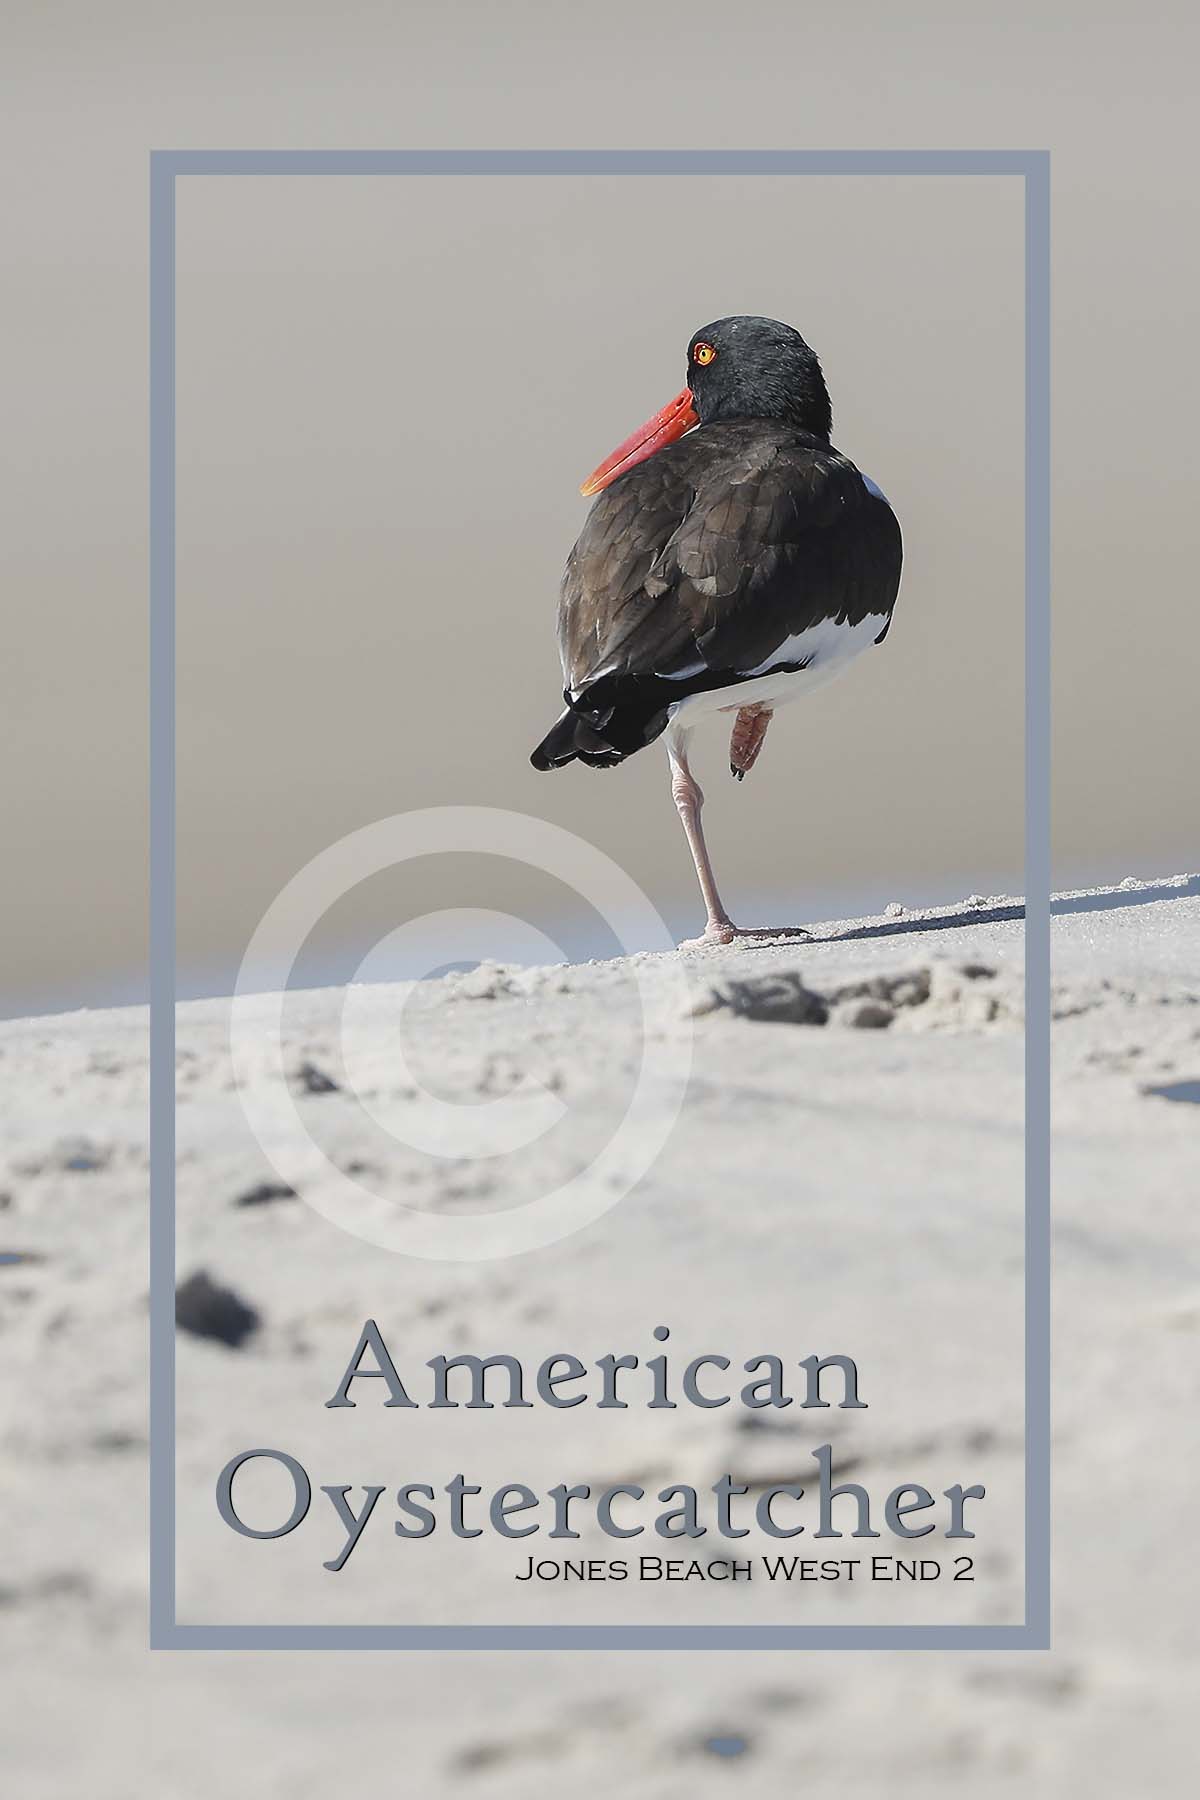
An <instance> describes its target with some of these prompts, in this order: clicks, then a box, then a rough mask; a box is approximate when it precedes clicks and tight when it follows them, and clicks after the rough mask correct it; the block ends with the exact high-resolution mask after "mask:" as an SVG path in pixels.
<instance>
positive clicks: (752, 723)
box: [729, 706, 772, 781]
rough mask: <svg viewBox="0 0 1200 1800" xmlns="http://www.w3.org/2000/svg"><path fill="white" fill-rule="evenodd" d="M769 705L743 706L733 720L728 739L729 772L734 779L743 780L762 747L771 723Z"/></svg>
mask: <svg viewBox="0 0 1200 1800" xmlns="http://www.w3.org/2000/svg"><path fill="white" fill-rule="evenodd" d="M771 718H772V712H771V708H770V707H769V706H743V707H742V708H741V710H740V711H739V713H738V716H737V718H736V719H735V720H734V721H733V732H732V734H731V736H730V739H729V773H730V774H731V775H732V776H733V778H734V780H735V781H744V780H745V778H746V776H747V775H748V774H749V773H750V771H751V769H752V768H753V767H754V765H755V763H756V762H757V761H758V753H759V751H760V750H761V749H762V747H763V739H764V738H765V737H766V735H767V726H768V725H769V724H770V723H771Z"/></svg>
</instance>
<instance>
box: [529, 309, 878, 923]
mask: <svg viewBox="0 0 1200 1800" xmlns="http://www.w3.org/2000/svg"><path fill="white" fill-rule="evenodd" d="M831 422H832V416H831V412H830V406H829V393H828V390H827V389H826V386H825V379H824V376H823V375H822V373H821V365H820V363H819V362H818V361H817V358H816V355H815V354H814V352H813V351H812V350H811V349H810V348H809V346H808V345H807V344H806V343H805V341H804V339H803V338H802V337H801V336H800V334H799V332H798V331H793V330H792V328H791V326H790V325H782V324H780V323H779V321H778V320H776V319H759V318H746V317H738V318H729V319H719V320H717V322H716V323H715V324H713V325H706V326H705V327H704V329H703V330H702V331H698V332H697V333H696V335H695V337H694V338H693V339H692V341H691V343H690V344H689V345H688V372H687V386H686V387H685V388H684V389H683V391H682V393H680V394H677V395H676V396H675V398H674V399H673V400H672V401H670V402H669V403H668V405H666V406H664V407H663V409H662V411H661V412H658V413H655V415H654V417H653V418H652V419H648V420H647V421H646V423H645V424H644V425H643V426H642V427H641V428H640V429H639V430H638V431H635V432H634V433H633V435H632V436H631V437H629V438H627V439H626V440H625V442H624V443H623V444H622V445H621V446H620V448H619V449H617V450H614V451H613V453H612V455H611V456H610V457H608V458H607V460H606V461H604V462H602V463H601V464H600V467H599V468H598V469H597V470H596V471H595V473H594V474H593V475H591V476H589V478H588V479H587V481H585V482H584V484H583V487H582V489H581V492H582V493H583V494H585V495H590V494H598V495H599V498H598V499H597V501H596V504H595V505H594V506H593V507H592V510H591V512H590V513H589V514H588V517H587V522H586V524H585V525H584V528H583V531H582V532H581V533H580V536H579V541H578V543H577V544H576V545H575V548H574V549H573V550H572V552H571V554H570V556H569V558H568V559H567V567H566V572H565V574H564V576H563V584H562V593H561V596H560V599H559V608H558V644H559V652H560V655H561V657H562V666H563V676H564V679H565V682H566V687H565V689H564V693H563V698H564V699H565V700H566V702H567V710H566V711H565V712H564V713H563V715H562V717H561V718H560V719H559V720H558V722H557V724H556V725H554V726H553V727H552V728H551V730H550V731H549V732H548V733H547V734H546V736H545V737H544V738H543V740H542V742H541V743H540V744H539V745H538V747H537V749H536V750H535V751H534V752H533V756H532V758H531V759H530V760H531V761H532V763H533V766H534V768H535V769H557V768H560V767H561V766H562V764H563V763H568V762H571V761H573V760H574V759H575V758H578V759H579V761H580V762H583V763H586V764H588V766H589V767H591V768H599V769H603V768H611V767H613V766H615V765H616V764H617V763H620V762H624V760H625V758H626V757H628V756H632V755H633V754H634V753H635V751H638V750H641V749H643V748H644V746H645V745H646V744H649V743H652V742H653V740H654V739H655V738H656V737H659V736H661V735H664V734H665V737H666V746H667V755H668V757H669V758H670V762H671V793H672V796H673V798H674V800H675V804H676V806H677V807H678V809H679V816H680V818H681V820H682V821H683V829H684V831H685V832H686V833H687V840H688V845H689V847H690V849H691V852H692V860H693V862H694V863H695V865H696V875H697V877H698V878H699V882H700V891H701V893H702V894H703V896H704V905H705V909H706V912H707V915H708V917H707V923H706V926H705V931H704V935H703V937H702V938H699V939H696V940H694V941H695V942H696V943H700V944H708V943H722V944H727V943H730V942H731V941H732V940H733V939H734V938H735V937H738V936H754V935H763V933H761V932H757V933H742V932H739V931H738V929H737V927H736V926H735V925H734V924H733V922H732V921H731V919H730V917H729V914H728V913H727V912H726V911H725V908H724V906H723V905H722V903H721V897H720V895H719V893H718V892H717V884H716V880H715V878H714V876H713V870H712V864H711V862H710V861H709V857H708V851H707V850H706V848H705V844H704V833H703V831H702V829H701V825H700V809H701V806H702V804H703V800H704V796H703V794H702V793H701V791H700V788H699V786H698V784H697V782H696V779H695V777H694V776H693V775H692V773H691V771H690V769H689V768H688V754H687V753H688V743H689V740H690V738H691V734H692V728H693V727H694V725H695V724H696V722H697V720H698V719H700V718H702V717H703V716H704V715H705V714H706V713H711V712H731V713H734V714H735V715H736V717H735V719H734V722H733V735H732V738H731V740H730V745H729V763H730V768H731V770H732V772H733V774H734V775H735V777H736V778H737V779H738V780H739V781H740V780H741V779H742V778H743V777H744V776H745V775H746V774H747V773H748V772H749V770H750V769H752V768H753V766H754V763H755V760H756V758H757V756H758V753H759V751H760V750H761V748H762V744H763V739H764V737H765V736H766V732H767V726H768V725H769V724H770V722H771V717H772V714H773V713H774V710H775V708H776V707H777V706H780V705H782V704H783V703H784V702H785V701H788V700H795V699H799V698H800V696H801V695H802V694H806V693H808V692H809V691H810V690H811V689H812V688H814V687H817V686H818V685H819V684H820V683H821V682H824V681H828V680H829V679H830V677H831V676H833V675H836V674H839V673H840V672H841V670H842V669H844V668H845V667H846V666H847V665H848V664H849V663H850V662H851V661H852V660H853V659H854V657H856V656H857V655H858V654H859V652H860V651H862V650H865V649H867V647H868V646H869V645H871V644H880V643H882V642H883V640H884V638H885V637H886V636H887V631H888V626H889V625H890V623H891V617H892V608H893V606H894V605H895V601H896V594H897V592H898V590H899V586H900V563H901V544H900V527H899V525H898V524H897V522H896V517H895V514H894V513H893V512H892V509H891V507H890V506H889V504H888V502H887V500H886V499H885V497H884V495H883V494H882V493H881V492H880V490H879V489H878V488H877V487H876V486H875V484H874V482H872V481H869V480H868V479H867V477H866V476H865V475H861V474H860V473H859V471H858V470H857V469H856V468H855V466H854V464H853V463H852V462H850V461H849V460H848V458H846V457H844V456H842V455H841V454H840V453H839V452H838V451H837V450H835V449H834V448H833V446H832V444H831V443H830V441H829V433H830V426H831ZM693 427H695V428H696V429H693ZM685 433H686V434H687V435H686V436H685ZM767 935H771V934H767Z"/></svg>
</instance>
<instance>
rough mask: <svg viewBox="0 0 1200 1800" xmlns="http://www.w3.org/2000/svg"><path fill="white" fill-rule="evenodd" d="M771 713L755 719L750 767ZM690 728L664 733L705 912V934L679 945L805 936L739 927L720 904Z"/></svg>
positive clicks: (675, 795)
mask: <svg viewBox="0 0 1200 1800" xmlns="http://www.w3.org/2000/svg"><path fill="white" fill-rule="evenodd" d="M770 720H771V715H770V713H769V712H767V713H764V714H763V715H762V718H761V723H758V722H756V723H755V725H754V726H753V727H752V729H751V730H750V733H749V735H750V736H751V737H752V738H753V739H754V740H755V741H754V748H753V754H751V755H750V756H749V757H748V759H747V762H746V766H747V767H749V766H750V765H751V764H752V763H753V761H754V758H755V756H757V754H758V751H759V749H760V748H761V747H762V740H763V738H764V737H765V736H766V731H767V726H768V724H769V723H770ZM691 735H692V734H691V732H690V731H680V730H678V729H677V728H676V727H674V726H669V727H668V729H667V731H666V733H665V742H666V746H667V755H668V756H669V757H670V759H671V798H672V799H673V800H674V802H675V805H676V806H677V807H678V809H679V817H680V819H681V820H682V821H683V829H684V831H685V833H686V835H687V841H688V849H689V850H690V851H691V853H692V862H693V863H694V864H695V868H696V879H697V881H698V882H699V883H700V892H701V894H702V895H703V897H704V911H705V914H706V918H705V924H704V935H703V936H702V937H698V938H688V939H686V940H685V942H684V943H682V944H681V945H680V946H679V948H680V949H681V950H690V949H696V948H700V947H702V946H708V945H711V944H732V943H733V942H734V941H735V939H737V938H781V937H789V938H792V937H795V938H806V937H807V936H808V933H807V932H806V931H803V930H801V929H800V928H799V927H793V926H782V927H775V928H772V927H770V926H763V927H759V928H754V929H752V930H748V931H745V930H739V929H738V927H737V926H736V925H735V924H734V923H733V921H732V919H731V918H730V917H729V914H728V913H727V912H726V911H725V908H724V906H723V905H722V904H721V896H720V894H719V893H718V892H717V880H716V876H715V875H714V874H713V866H712V863H711V861H710V860H709V855H708V847H707V845H706V844H705V842H704V832H703V829H702V828H701V824H700V812H701V809H702V807H703V805H704V795H703V794H702V792H701V791H700V784H699V782H698V781H697V780H696V778H695V776H694V775H693V774H692V772H691V770H690V769H689V768H688V760H687V747H688V740H689V739H690V737H691Z"/></svg>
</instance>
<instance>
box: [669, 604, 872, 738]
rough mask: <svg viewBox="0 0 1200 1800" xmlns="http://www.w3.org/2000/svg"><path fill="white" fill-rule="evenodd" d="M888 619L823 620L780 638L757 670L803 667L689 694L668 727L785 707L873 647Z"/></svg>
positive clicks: (749, 674)
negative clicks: (796, 664) (756, 708)
mask: <svg viewBox="0 0 1200 1800" xmlns="http://www.w3.org/2000/svg"><path fill="white" fill-rule="evenodd" d="M887 618H888V616H887V614H886V613H870V614H868V616H867V617H866V618H865V619H860V620H859V622H858V624H857V625H848V624H841V625H837V624H835V623H834V622H833V620H832V619H822V621H821V623H820V624H819V625H811V626H810V627H809V628H808V630H807V631H801V632H799V633H798V634H797V635H796V636H795V637H790V638H787V639H785V641H784V642H783V643H782V644H780V646H779V648H778V649H777V650H775V651H773V652H772V654H771V656H770V658H769V660H768V661H767V662H766V663H764V664H762V665H760V668H761V669H770V668H771V667H772V666H773V665H774V664H776V663H781V662H803V661H805V660H806V659H807V664H808V666H807V667H806V668H803V669H794V670H792V671H790V672H782V673H776V674H773V675H772V674H765V673H760V672H759V670H755V669H748V670H747V671H746V676H745V678H744V679H743V680H741V681H737V682H735V683H734V684H733V686H732V687H726V688H712V689H710V690H709V692H708V693H706V694H689V695H688V697H687V699H686V700H677V701H676V702H675V704H674V706H672V707H671V709H670V712H669V714H668V717H669V718H670V720H671V722H672V723H673V724H677V725H679V726H683V725H687V726H688V727H691V726H692V725H694V724H696V722H697V720H698V719H700V718H702V717H703V716H704V715H705V714H706V713H712V712H731V711H736V710H737V709H738V708H739V707H743V706H753V705H755V704H756V703H760V704H767V705H770V706H772V707H775V706H785V705H786V704H787V703H788V701H790V700H799V699H801V698H802V697H803V696H804V695H805V694H811V693H812V691H813V689H814V688H818V687H821V686H822V685H823V684H824V683H825V682H826V681H832V680H833V678H834V676H835V675H840V674H841V672H842V670H843V669H846V668H849V666H850V664H851V663H852V662H853V661H854V659H855V657H856V656H860V655H861V654H862V652H863V651H864V650H867V649H869V648H870V646H871V645H872V644H873V643H874V642H875V639H876V638H877V637H878V636H879V634H880V632H881V631H882V630H883V628H884V626H885V625H886V624H887Z"/></svg>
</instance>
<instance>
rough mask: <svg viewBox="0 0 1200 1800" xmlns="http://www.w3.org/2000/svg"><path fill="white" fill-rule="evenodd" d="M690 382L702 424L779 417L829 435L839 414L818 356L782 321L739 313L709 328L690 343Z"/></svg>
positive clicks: (693, 399)
mask: <svg viewBox="0 0 1200 1800" xmlns="http://www.w3.org/2000/svg"><path fill="white" fill-rule="evenodd" d="M687 384H688V387H689V388H690V389H691V392H692V402H693V405H694V406H695V409H696V416H697V417H698V419H699V421H700V423H701V425H712V424H715V423H716V422H717V420H718V419H779V420H781V421H782V422H783V423H784V424H787V425H794V426H796V427H797V428H798V429H799V430H801V431H811V432H812V433H813V434H814V435H815V436H817V437H824V438H827V437H828V436H829V432H830V428H831V426H832V423H833V415H832V412H831V410H830V405H829V390H828V389H827V388H826V386H825V377H824V376H823V375H822V373H821V365H820V363H819V362H818V361H817V356H816V352H815V351H814V350H811V349H810V348H809V346H808V345H807V344H806V343H805V341H804V339H803V338H802V337H801V336H800V333H799V332H798V331H793V330H792V327H791V326H790V325H783V324H781V323H780V321H779V320H778V319H758V318H753V317H747V316H745V315H737V316H735V317H734V318H730V319H717V320H716V321H715V322H714V323H713V324H712V325H705V326H704V328H703V330H701V331H698V332H697V333H696V335H695V336H694V337H693V339H692V341H691V343H690V344H689V345H688V374H687Z"/></svg>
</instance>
